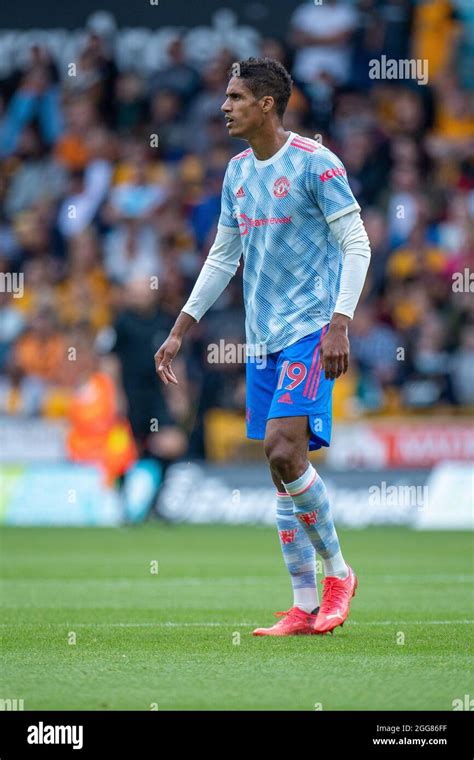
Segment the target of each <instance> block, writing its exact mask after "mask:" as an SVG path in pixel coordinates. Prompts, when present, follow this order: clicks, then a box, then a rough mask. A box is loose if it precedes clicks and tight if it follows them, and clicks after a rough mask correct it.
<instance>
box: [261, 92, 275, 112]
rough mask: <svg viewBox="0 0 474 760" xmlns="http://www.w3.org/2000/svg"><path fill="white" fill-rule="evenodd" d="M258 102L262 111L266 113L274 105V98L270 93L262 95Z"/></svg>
mask: <svg viewBox="0 0 474 760" xmlns="http://www.w3.org/2000/svg"><path fill="white" fill-rule="evenodd" d="M260 103H261V106H262V111H263V112H264V113H268V112H269V111H271V109H272V108H273V106H274V105H275V99H274V98H273V97H272V95H264V97H263V98H262V99H261V101H260Z"/></svg>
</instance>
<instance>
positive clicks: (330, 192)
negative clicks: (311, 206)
mask: <svg viewBox="0 0 474 760" xmlns="http://www.w3.org/2000/svg"><path fill="white" fill-rule="evenodd" d="M307 185H308V190H309V193H310V195H311V197H312V198H313V200H314V202H315V203H317V204H318V206H319V208H320V209H321V211H322V213H323V216H324V218H325V219H326V221H327V223H328V224H329V222H333V221H334V220H335V219H339V217H340V216H344V214H348V213H350V212H351V211H360V210H361V208H360V206H359V204H358V203H357V201H356V199H355V197H354V194H353V192H352V190H351V188H350V186H349V182H348V181H347V172H346V170H345V168H344V164H343V163H342V161H341V160H340V159H339V158H338V157H337V156H336V155H335V154H334V153H332V152H331V151H330V150H324V149H322V150H320V151H317V152H316V153H314V154H313V155H312V156H311V158H310V160H309V161H308V169H307Z"/></svg>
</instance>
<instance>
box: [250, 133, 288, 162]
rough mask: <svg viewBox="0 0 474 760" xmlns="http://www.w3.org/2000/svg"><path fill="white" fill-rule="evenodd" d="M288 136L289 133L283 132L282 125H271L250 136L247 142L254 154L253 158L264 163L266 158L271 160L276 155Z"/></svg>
mask: <svg viewBox="0 0 474 760" xmlns="http://www.w3.org/2000/svg"><path fill="white" fill-rule="evenodd" d="M289 136H290V132H289V131H287V130H285V128H284V127H283V125H282V124H279V125H278V126H277V127H274V126H273V125H271V126H269V127H268V128H267V129H265V128H263V129H260V130H259V131H258V133H257V134H255V135H252V137H249V138H247V140H248V142H249V145H250V147H251V148H252V150H253V152H254V156H255V158H256V159H257V160H258V161H266V160H267V158H271V157H272V156H274V155H275V153H278V151H279V150H280V148H281V147H282V146H283V145H284V144H285V143H286V141H287V140H288V138H289Z"/></svg>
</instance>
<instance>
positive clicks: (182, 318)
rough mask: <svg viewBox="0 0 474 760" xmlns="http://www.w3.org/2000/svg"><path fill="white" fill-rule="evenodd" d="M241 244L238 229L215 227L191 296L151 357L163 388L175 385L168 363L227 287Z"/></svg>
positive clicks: (238, 256) (233, 272) (240, 251)
mask: <svg viewBox="0 0 474 760" xmlns="http://www.w3.org/2000/svg"><path fill="white" fill-rule="evenodd" d="M241 254H242V243H241V239H240V234H239V230H238V227H237V228H235V227H225V226H223V225H220V224H219V226H218V228H217V234H216V238H215V241H214V243H213V245H212V247H211V249H210V251H209V254H208V256H207V258H206V260H205V262H204V264H203V267H202V269H201V272H200V273H199V277H198V278H197V280H196V283H195V285H194V287H193V290H192V292H191V295H190V296H189V298H188V300H187V301H186V303H185V304H184V306H183V308H182V310H181V312H180V314H179V316H178V318H177V320H176V322H175V324H174V325H173V328H172V329H171V332H170V334H169V336H168V338H167V339H166V340H165V342H164V343H163V345H162V346H161V347H160V348H159V349H158V351H157V352H156V354H155V367H156V372H157V374H158V376H159V377H160V378H161V380H162V381H163V382H164V383H165V384H166V385H167V384H168V382H172V383H177V382H178V380H177V379H176V375H175V374H174V372H173V370H172V368H171V361H172V360H173V359H174V357H175V356H176V354H177V353H178V351H179V349H180V347H181V343H182V340H183V337H184V335H185V334H186V333H187V331H188V330H189V328H190V327H191V326H192V325H194V324H196V322H199V321H200V320H201V318H202V317H203V316H204V314H205V313H206V311H207V310H208V309H210V307H211V306H212V305H213V303H215V301H216V300H217V299H218V298H219V296H220V295H221V293H222V292H223V291H224V290H225V288H226V287H227V285H228V284H229V281H230V279H231V278H232V277H233V276H234V274H235V272H236V271H237V267H238V265H239V261H240V256H241Z"/></svg>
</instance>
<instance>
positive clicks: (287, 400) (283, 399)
mask: <svg viewBox="0 0 474 760" xmlns="http://www.w3.org/2000/svg"><path fill="white" fill-rule="evenodd" d="M278 403H279V404H292V403H293V400H292V398H291V396H290V394H289V393H284V394H283V396H280V398H279V399H278Z"/></svg>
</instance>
